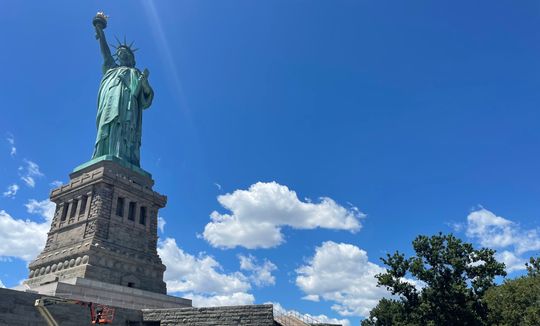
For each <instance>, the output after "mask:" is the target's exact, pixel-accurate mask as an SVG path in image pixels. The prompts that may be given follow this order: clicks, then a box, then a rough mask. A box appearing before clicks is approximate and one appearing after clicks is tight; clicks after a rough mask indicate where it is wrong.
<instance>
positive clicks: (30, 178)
mask: <svg viewBox="0 0 540 326" xmlns="http://www.w3.org/2000/svg"><path fill="white" fill-rule="evenodd" d="M24 163H25V165H24V166H20V167H19V172H20V173H21V180H22V181H24V183H25V184H26V185H27V186H28V187H30V188H34V187H35V186H36V179H35V178H36V177H42V176H43V173H41V171H40V170H39V165H37V163H34V162H32V161H29V160H24Z"/></svg>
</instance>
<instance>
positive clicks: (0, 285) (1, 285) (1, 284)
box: [0, 280, 6, 289]
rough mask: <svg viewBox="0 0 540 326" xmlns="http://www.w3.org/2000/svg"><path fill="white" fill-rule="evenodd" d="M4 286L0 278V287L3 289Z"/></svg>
mask: <svg viewBox="0 0 540 326" xmlns="http://www.w3.org/2000/svg"><path fill="white" fill-rule="evenodd" d="M5 288H6V286H5V285H4V283H2V280H0V289H5Z"/></svg>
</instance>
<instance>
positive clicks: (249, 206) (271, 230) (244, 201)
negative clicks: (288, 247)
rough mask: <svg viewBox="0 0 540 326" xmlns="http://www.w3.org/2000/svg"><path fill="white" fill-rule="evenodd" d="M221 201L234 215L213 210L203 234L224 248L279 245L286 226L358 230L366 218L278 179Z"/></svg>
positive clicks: (351, 209)
mask: <svg viewBox="0 0 540 326" xmlns="http://www.w3.org/2000/svg"><path fill="white" fill-rule="evenodd" d="M218 201H219V203H220V204H221V205H222V206H223V207H224V208H225V209H227V210H229V211H231V212H232V214H220V213H218V212H217V211H214V212H212V214H211V215H210V217H211V220H212V221H211V222H210V223H208V224H207V225H206V227H205V228H204V232H203V236H204V238H205V239H206V241H208V242H209V243H210V244H211V245H212V246H214V247H221V248H234V247H236V246H243V247H246V248H248V249H254V248H271V247H275V246H278V245H279V244H281V243H283V242H284V239H283V233H282V232H281V228H282V227H283V226H290V227H292V228H295V229H315V228H326V229H336V230H348V231H351V232H356V231H358V230H360V227H361V225H360V218H362V217H364V214H362V213H361V212H360V211H359V210H358V208H356V207H350V208H345V207H343V206H340V205H338V204H337V203H336V202H335V201H334V200H332V199H331V198H328V197H322V198H320V202H319V203H312V202H310V201H305V202H304V201H301V200H299V199H298V196H297V195H296V192H294V191H292V190H290V189H289V188H287V187H286V186H283V185H280V184H278V183H276V182H269V183H263V182H258V183H256V184H253V185H251V186H250V187H249V189H248V190H236V191H234V192H233V193H228V194H225V195H221V196H218Z"/></svg>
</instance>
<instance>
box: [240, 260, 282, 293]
mask: <svg viewBox="0 0 540 326" xmlns="http://www.w3.org/2000/svg"><path fill="white" fill-rule="evenodd" d="M238 259H239V260H240V269H241V270H244V271H247V272H250V273H251V274H250V275H249V276H248V277H249V279H250V280H251V281H252V282H253V283H254V284H255V285H257V286H266V285H274V284H276V278H275V277H274V275H272V272H273V271H275V270H276V269H277V266H276V265H274V263H272V262H271V261H269V260H266V259H265V260H264V262H263V263H262V264H258V263H257V258H256V257H254V256H252V255H248V256H244V255H238Z"/></svg>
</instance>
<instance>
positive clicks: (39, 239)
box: [0, 210, 50, 261]
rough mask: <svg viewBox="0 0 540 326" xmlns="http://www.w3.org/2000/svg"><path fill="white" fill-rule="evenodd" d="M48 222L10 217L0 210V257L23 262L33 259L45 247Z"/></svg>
mask: <svg viewBox="0 0 540 326" xmlns="http://www.w3.org/2000/svg"><path fill="white" fill-rule="evenodd" d="M49 227H50V224H49V222H48V221H45V222H43V223H38V222H34V221H30V220H20V219H15V218H13V217H11V216H10V215H9V214H8V213H6V211H4V210H0V239H2V241H0V257H15V258H20V259H23V260H25V261H30V260H32V259H34V258H35V257H36V256H37V255H38V254H39V253H40V251H41V250H42V249H43V246H44V245H45V241H46V240H47V231H49Z"/></svg>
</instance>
